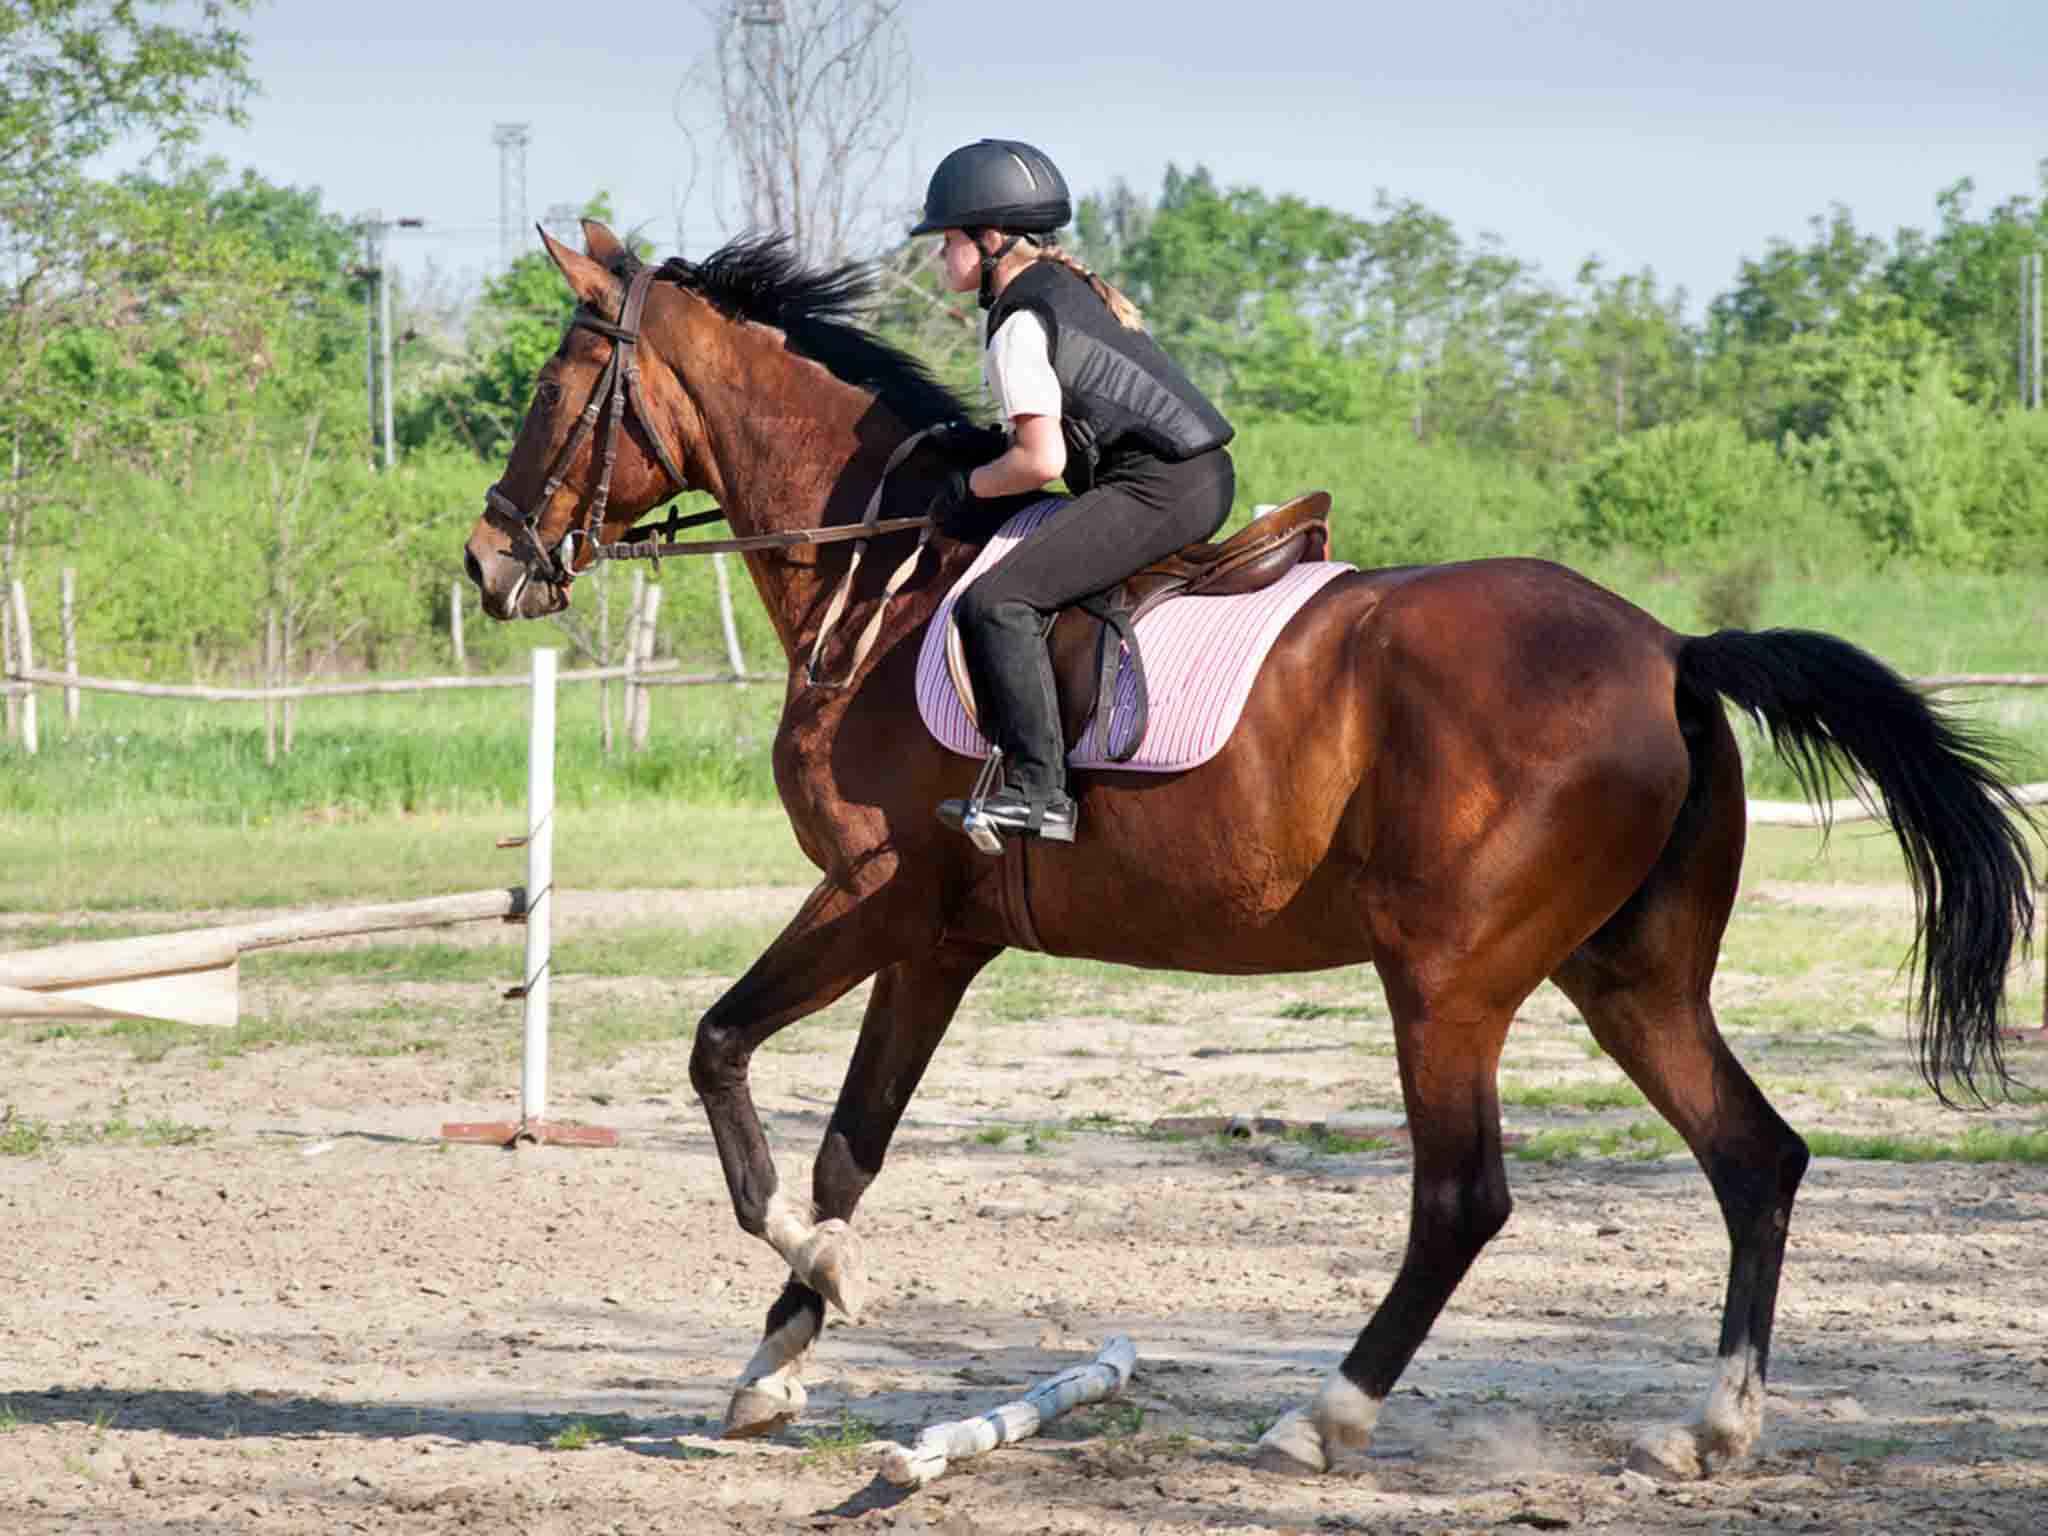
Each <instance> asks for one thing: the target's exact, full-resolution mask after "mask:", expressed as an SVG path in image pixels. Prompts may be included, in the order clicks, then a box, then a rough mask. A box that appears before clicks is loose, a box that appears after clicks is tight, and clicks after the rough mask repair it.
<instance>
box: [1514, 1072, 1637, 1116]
mask: <svg viewBox="0 0 2048 1536" xmlns="http://www.w3.org/2000/svg"><path fill="white" fill-rule="evenodd" d="M1500 1101H1501V1103H1502V1104H1504V1105H1507V1106H1508V1107H1510V1108H1513V1109H1641V1108H1643V1107H1644V1106H1645V1105H1646V1104H1647V1103H1648V1102H1649V1101H1648V1100H1646V1099H1645V1098H1644V1097H1643V1095H1642V1093H1641V1092H1640V1091H1639V1090H1638V1089H1637V1088H1636V1086H1635V1084H1633V1083H1628V1082H1616V1081H1611V1080H1608V1081H1601V1082H1583V1083H1525V1082H1521V1081H1519V1080H1517V1079H1515V1078H1508V1079H1506V1080H1504V1081H1503V1082H1502V1083H1501V1085H1500Z"/></svg>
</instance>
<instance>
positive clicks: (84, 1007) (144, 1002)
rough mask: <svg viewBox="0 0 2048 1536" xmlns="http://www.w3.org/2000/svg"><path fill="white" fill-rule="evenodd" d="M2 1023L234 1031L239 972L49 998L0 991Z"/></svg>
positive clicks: (102, 986) (194, 974) (230, 968)
mask: <svg viewBox="0 0 2048 1536" xmlns="http://www.w3.org/2000/svg"><path fill="white" fill-rule="evenodd" d="M0 1018H10V1019H81V1020H112V1019H162V1020H166V1021H168V1022H170V1023H172V1024H189V1025H193V1026H196V1027H198V1028H201V1029H233V1028H234V1027H235V1025H236V1023H237V1022H239V1019H240V971H239V968H238V967H237V966H236V964H235V963H234V961H233V960H230V961H229V962H228V963H227V964H226V965H223V966H216V967H214V968H213V969H210V970H202V971H185V972H181V973H179V974H177V975H171V976H153V977H149V978H146V979H142V980H136V981H112V982H99V983H90V984H86V985H81V986H75V987H65V988H61V989H59V990H56V991H49V992H34V991H30V990H28V989H27V988H24V987H8V986H0Z"/></svg>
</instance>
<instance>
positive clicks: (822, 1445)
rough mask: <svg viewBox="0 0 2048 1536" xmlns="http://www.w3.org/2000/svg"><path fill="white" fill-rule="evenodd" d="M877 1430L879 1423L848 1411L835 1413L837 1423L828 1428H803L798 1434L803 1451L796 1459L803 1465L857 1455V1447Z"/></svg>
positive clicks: (877, 1431)
mask: <svg viewBox="0 0 2048 1536" xmlns="http://www.w3.org/2000/svg"><path fill="white" fill-rule="evenodd" d="M880 1433H881V1426H880V1425H879V1424H875V1423H873V1422H871V1421H869V1420H867V1419H862V1418H856V1417H855V1416H854V1415H852V1414H850V1413H843V1414H841V1415H840V1416H839V1422H838V1423H837V1424H835V1425H834V1426H833V1427H832V1428H830V1429H810V1430H805V1431H804V1432H803V1434H802V1435H801V1436H799V1437H798V1438H799V1440H800V1442H801V1444H802V1445H803V1448H804V1454H803V1455H802V1456H801V1457H800V1458H798V1459H799V1461H800V1463H801V1464H803V1465H806V1466H819V1465H823V1464H826V1463H830V1462H835V1461H847V1460H850V1459H852V1458H853V1457H854V1456H855V1455H857V1454H859V1452H860V1448H861V1447H862V1446H864V1445H866V1444H867V1443H868V1442H869V1441H870V1440H873V1439H875V1438H876V1437H877V1436H878V1435H879V1434H880Z"/></svg>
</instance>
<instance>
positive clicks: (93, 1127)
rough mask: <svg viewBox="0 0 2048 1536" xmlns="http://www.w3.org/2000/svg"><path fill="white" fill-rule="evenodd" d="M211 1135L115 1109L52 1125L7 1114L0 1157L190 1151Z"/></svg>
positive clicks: (0, 1123)
mask: <svg viewBox="0 0 2048 1536" xmlns="http://www.w3.org/2000/svg"><path fill="white" fill-rule="evenodd" d="M212 1134H213V1128H212V1127H211V1126H205V1125H187V1124H185V1123H184V1122H183V1121H179V1120H172V1119H170V1118H169V1117H168V1116H164V1115H153V1116H151V1117H150V1118H149V1119H147V1120H143V1121H140V1122H137V1121H133V1120H130V1119H129V1118H128V1117H127V1115H126V1113H125V1112H123V1111H121V1110H119V1109H117V1110H116V1111H115V1112H114V1114H113V1116H112V1117H111V1118H110V1119H106V1120H80V1121H73V1122H70V1123H63V1122H59V1123H56V1124H52V1123H50V1122H49V1121H46V1120H29V1119H21V1118H17V1117H16V1116H15V1115H14V1113H13V1112H12V1111H11V1110H10V1111H9V1112H8V1113H7V1115H6V1116H5V1117H4V1118H0V1157H37V1156H40V1155H42V1154H43V1153H46V1152H50V1151H53V1150H55V1149H56V1148H58V1147H60V1146H71V1147H81V1146H137V1147H189V1146H194V1145H196V1144H198V1143H199V1142H202V1141H204V1140H205V1139H206V1138H207V1137H209V1136H211V1135H212Z"/></svg>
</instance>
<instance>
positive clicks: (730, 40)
mask: <svg viewBox="0 0 2048 1536" xmlns="http://www.w3.org/2000/svg"><path fill="white" fill-rule="evenodd" d="M902 8H903V0H722V3H720V4H717V5H716V6H714V7H712V8H710V9H709V10H708V11H707V15H708V16H709V17H710V20H711V23H712V26H713V31H714V39H715V40H714V42H713V44H712V49H711V53H710V55H709V56H708V57H707V58H706V59H704V60H703V61H702V62H701V63H700V64H699V66H698V68H697V70H696V74H697V76H698V77H699V79H700V80H702V81H703V83H704V84H705V85H706V86H707V87H708V89H707V90H706V91H705V93H704V94H705V95H707V96H708V98H709V100H710V103H711V110H712V113H713V115H714V118H715V121H714V123H713V124H712V125H711V127H710V129H709V130H708V137H710V138H711V139H712V140H713V141H714V142H715V144H716V147H717V153H716V155H715V157H714V159H715V163H716V164H717V165H718V166H719V168H720V174H719V176H718V179H717V184H716V188H715V191H716V195H717V196H718V198H719V201H720V204H721V209H720V211H721V215H722V216H723V217H724V218H725V219H726V221H727V222H728V223H730V224H738V225H740V226H742V227H744V228H745V229H748V230H751V231H758V232H763V233H780V234H784V235H787V236H788V237H789V239H790V240H791V242H792V243H793V244H794V245H795V247H796V250H797V253H798V254H799V255H800V256H802V257H803V258H804V260H806V261H807V262H810V263H813V264H826V263H837V262H841V261H844V260H846V259H847V258H848V257H849V256H852V255H859V254H866V253H868V252H871V251H876V250H880V249H882V248H884V247H885V246H888V245H893V244H895V243H896V241H895V240H894V239H890V238H884V237H883V235H882V230H883V224H882V220H883V218H884V216H890V215H895V214H898V213H900V212H901V210H900V208H897V207H892V206H890V205H888V204H887V203H886V202H885V201H882V200H878V199H877V197H876V195H875V194H876V188H877V187H878V186H879V185H882V184H883V183H884V182H885V181H886V169H887V166H888V162H889V160H890V158H891V157H892V156H893V155H894V154H895V153H896V151H897V149H898V147H899V146H900V145H901V144H902V142H903V133H904V128H905V124H906V122H907V120H908V113H909V105H910V42H909V38H908V35H907V34H906V32H905V30H904V26H903V22H902V18H901V11H902ZM678 99H679V100H680V99H681V97H680V95H679V98H678ZM677 126H678V127H679V128H681V129H682V130H683V133H684V135H685V137H687V138H689V139H690V140H691V143H692V146H693V147H694V146H695V143H696V141H697V139H698V137H699V136H700V135H705V134H706V130H705V129H704V128H702V127H701V126H700V127H697V128H693V127H692V126H691V124H690V123H689V122H687V121H686V120H685V119H684V118H683V116H682V114H681V113H680V112H679V113H678V117H677Z"/></svg>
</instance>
